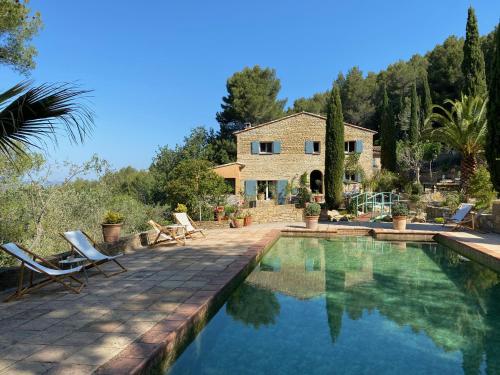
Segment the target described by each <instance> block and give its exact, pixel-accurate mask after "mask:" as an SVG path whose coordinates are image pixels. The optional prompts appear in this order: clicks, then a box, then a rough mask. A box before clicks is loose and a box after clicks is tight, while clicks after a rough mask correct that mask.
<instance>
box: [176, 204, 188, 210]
mask: <svg viewBox="0 0 500 375" xmlns="http://www.w3.org/2000/svg"><path fill="white" fill-rule="evenodd" d="M174 211H175V212H188V209H187V206H186V205H185V204H182V203H177V207H175V210H174Z"/></svg>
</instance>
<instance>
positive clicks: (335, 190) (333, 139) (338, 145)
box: [325, 85, 345, 210]
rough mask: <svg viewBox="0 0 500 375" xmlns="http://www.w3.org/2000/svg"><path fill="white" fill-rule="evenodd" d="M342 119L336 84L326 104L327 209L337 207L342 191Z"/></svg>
mask: <svg viewBox="0 0 500 375" xmlns="http://www.w3.org/2000/svg"><path fill="white" fill-rule="evenodd" d="M344 157H345V156H344V120H343V116H342V103H341V100H340V90H339V87H338V85H335V86H334V87H333V90H332V93H331V95H330V99H329V104H328V114H327V120H326V137H325V200H326V205H327V207H328V209H330V210H331V209H334V208H339V207H340V205H341V204H342V201H343V191H344V184H343V181H344Z"/></svg>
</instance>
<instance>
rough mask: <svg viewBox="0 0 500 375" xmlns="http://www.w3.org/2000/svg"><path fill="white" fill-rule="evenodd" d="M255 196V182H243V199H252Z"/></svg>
mask: <svg viewBox="0 0 500 375" xmlns="http://www.w3.org/2000/svg"><path fill="white" fill-rule="evenodd" d="M256 196H257V181H256V180H245V198H246V199H247V200H248V199H254V198H255V197H256Z"/></svg>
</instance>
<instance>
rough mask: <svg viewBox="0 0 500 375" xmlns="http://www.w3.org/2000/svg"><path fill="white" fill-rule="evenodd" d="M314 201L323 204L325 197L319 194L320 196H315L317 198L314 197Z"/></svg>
mask: <svg viewBox="0 0 500 375" xmlns="http://www.w3.org/2000/svg"><path fill="white" fill-rule="evenodd" d="M314 201H315V202H316V203H321V202H323V196H322V195H321V194H319V195H315V196H314Z"/></svg>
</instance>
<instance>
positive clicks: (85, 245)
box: [62, 230, 127, 277]
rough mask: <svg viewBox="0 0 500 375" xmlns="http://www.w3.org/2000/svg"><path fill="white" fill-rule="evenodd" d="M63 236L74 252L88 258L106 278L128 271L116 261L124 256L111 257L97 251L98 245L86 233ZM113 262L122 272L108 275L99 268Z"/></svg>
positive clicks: (69, 233) (79, 231) (71, 233)
mask: <svg viewBox="0 0 500 375" xmlns="http://www.w3.org/2000/svg"><path fill="white" fill-rule="evenodd" d="M62 236H63V237H64V239H66V241H68V242H69V243H70V245H71V248H72V250H74V251H76V252H77V253H78V254H80V255H82V256H84V257H85V258H87V260H88V261H89V262H90V264H91V265H92V266H93V267H95V268H97V269H98V270H99V272H101V273H102V274H103V275H104V276H106V277H110V276H113V275H116V274H119V273H122V272H126V271H127V269H126V268H125V267H123V266H122V265H121V264H120V263H119V262H118V261H117V260H116V258H118V257H121V256H122V255H123V254H118V255H113V256H110V255H106V254H103V253H101V252H100V251H99V250H97V243H96V242H95V241H94V240H93V239H92V238H91V237H90V236H89V235H88V234H87V233H85V232H84V231H81V230H75V231H71V232H64V234H62ZM111 261H113V262H115V263H116V264H117V265H118V266H119V267H120V268H121V271H117V272H115V273H112V274H109V275H108V274H107V273H106V272H104V271H103V270H102V269H101V268H99V265H100V264H103V263H106V262H111Z"/></svg>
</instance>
